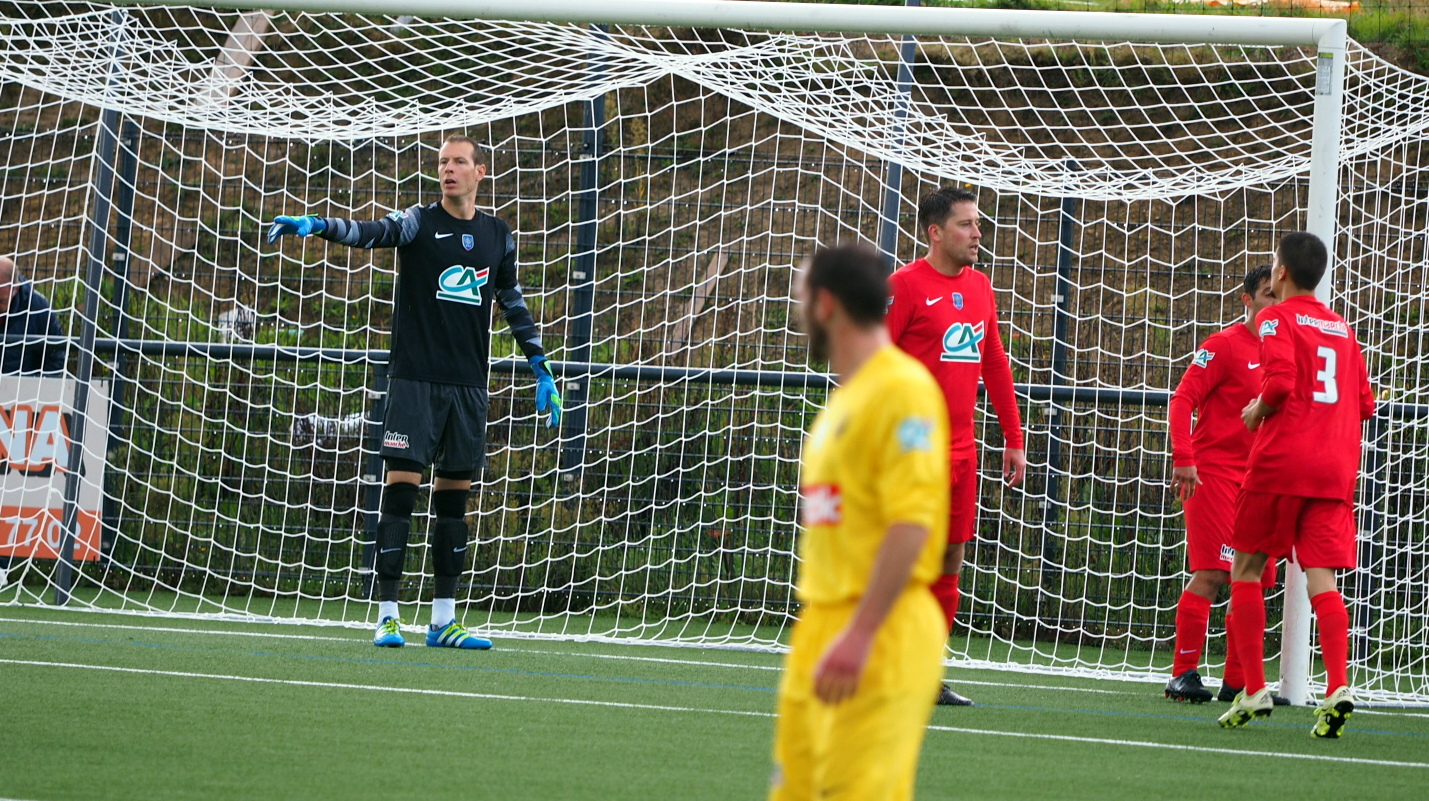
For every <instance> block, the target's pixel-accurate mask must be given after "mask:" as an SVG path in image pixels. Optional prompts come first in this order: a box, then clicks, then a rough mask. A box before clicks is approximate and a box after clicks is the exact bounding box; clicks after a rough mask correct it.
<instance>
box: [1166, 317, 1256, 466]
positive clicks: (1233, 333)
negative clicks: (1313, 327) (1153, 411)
mask: <svg viewBox="0 0 1429 801" xmlns="http://www.w3.org/2000/svg"><path fill="white" fill-rule="evenodd" d="M1259 394H1260V339H1259V338H1258V337H1256V335H1255V334H1252V333H1251V332H1250V328H1249V327H1248V326H1246V324H1245V323H1243V322H1242V323H1236V324H1235V325H1233V326H1231V327H1229V328H1227V329H1225V330H1224V331H1217V332H1216V333H1214V334H1211V335H1210V336H1209V337H1207V338H1206V341H1205V342H1203V343H1201V347H1200V349H1199V350H1197V351H1196V353H1195V355H1194V356H1192V357H1191V365H1190V366H1189V367H1187V368H1186V373H1185V374H1184V375H1182V376H1181V383H1180V384H1178V385H1177V386H1176V393H1175V394H1174V395H1172V396H1171V410H1170V415H1169V416H1170V421H1171V456H1172V459H1173V461H1174V464H1175V465H1176V466H1177V467H1194V468H1196V472H1197V473H1199V474H1201V475H1213V476H1217V477H1220V478H1228V479H1230V480H1232V481H1234V482H1235V483H1237V484H1239V483H1240V482H1241V480H1242V479H1244V478H1245V460H1246V458H1247V457H1249V456H1250V444H1251V442H1252V441H1254V440H1255V435H1254V434H1252V433H1251V432H1249V431H1247V430H1246V428H1245V423H1244V422H1242V421H1241V419H1240V413H1241V411H1243V410H1244V409H1245V406H1246V404H1248V403H1250V402H1251V400H1252V399H1254V398H1255V396H1256V395H1259ZM1192 411H1195V413H1196V427H1195V430H1194V431H1193V430H1192V428H1191V412H1192Z"/></svg>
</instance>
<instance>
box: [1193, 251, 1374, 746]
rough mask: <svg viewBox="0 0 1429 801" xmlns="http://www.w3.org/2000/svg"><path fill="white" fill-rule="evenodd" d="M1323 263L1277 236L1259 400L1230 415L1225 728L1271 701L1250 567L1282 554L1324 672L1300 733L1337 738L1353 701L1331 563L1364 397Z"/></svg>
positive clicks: (1355, 347)
mask: <svg viewBox="0 0 1429 801" xmlns="http://www.w3.org/2000/svg"><path fill="white" fill-rule="evenodd" d="M1328 260H1329V255H1328V253H1327V251H1326V250H1325V245H1324V243H1323V242H1321V241H1320V240H1319V238H1318V237H1316V236H1315V235H1314V234H1308V233H1303V232H1302V233H1294V234H1287V235H1286V236H1285V237H1284V238H1283V239H1281V240H1280V246H1279V247H1278V248H1277V249H1276V253H1275V270H1274V271H1273V272H1272V274H1271V285H1272V286H1273V287H1274V288H1275V297H1276V298H1277V299H1278V300H1279V303H1277V304H1275V305H1274V306H1271V307H1270V308H1268V309H1266V310H1265V311H1263V312H1261V313H1260V315H1259V316H1258V317H1257V318H1256V330H1257V331H1258V332H1259V334H1260V363H1261V370H1262V371H1263V372H1264V377H1263V379H1262V384H1261V390H1260V397H1258V398H1256V399H1254V400H1252V401H1251V402H1250V403H1249V404H1247V405H1246V407H1245V411H1244V412H1243V413H1242V419H1243V420H1244V421H1245V426H1246V428H1247V429H1249V430H1251V431H1255V432H1257V433H1256V435H1255V443H1254V444H1253V445H1252V446H1251V451H1250V461H1249V463H1248V464H1247V467H1246V476H1245V484H1244V485H1243V487H1242V489H1241V493H1240V497H1239V498H1238V499H1237V501H1236V519H1235V529H1234V533H1233V534H1232V536H1231V546H1232V547H1234V548H1235V551H1236V554H1235V561H1234V563H1233V564H1232V566H1231V610H1232V612H1233V613H1234V614H1233V615H1232V618H1233V619H1232V621H1231V625H1232V627H1233V629H1234V634H1233V639H1234V644H1235V646H1236V648H1237V649H1239V651H1240V660H1241V665H1242V666H1243V667H1244V669H1245V679H1246V683H1245V689H1244V690H1243V691H1242V692H1241V693H1240V694H1239V695H1237V696H1236V698H1235V701H1234V702H1233V703H1232V704H1231V708H1230V711H1229V712H1226V713H1225V714H1224V715H1222V716H1221V718H1220V724H1221V725H1222V726H1224V727H1226V728H1231V727H1235V726H1244V725H1245V724H1246V723H1249V722H1250V721H1251V720H1252V719H1254V718H1257V717H1266V716H1268V715H1269V714H1270V712H1271V710H1272V709H1273V706H1272V701H1271V698H1270V691H1269V690H1268V689H1267V688H1266V686H1265V662H1264V653H1265V596H1264V594H1263V592H1262V590H1261V585H1260V575H1261V574H1260V571H1261V569H1262V568H1264V567H1265V564H1266V562H1267V560H1269V559H1274V558H1277V557H1281V556H1288V555H1290V554H1292V553H1293V554H1294V557H1295V559H1296V560H1298V561H1299V563H1300V566H1301V567H1303V568H1304V569H1305V581H1306V589H1307V590H1308V591H1309V594H1310V604H1311V605H1312V606H1313V607H1314V610H1315V620H1316V623H1317V628H1318V629H1319V631H1320V651H1321V656H1322V658H1323V660H1324V663H1325V672H1326V673H1327V674H1328V682H1327V686H1326V688H1325V701H1324V702H1323V703H1322V704H1320V706H1319V707H1318V708H1317V709H1316V710H1315V726H1314V728H1313V729H1311V731H1312V733H1313V734H1314V735H1315V736H1316V737H1339V736H1340V730H1341V729H1342V728H1343V727H1344V725H1345V721H1346V720H1348V718H1349V716H1350V713H1351V712H1353V711H1354V708H1355V704H1354V696H1353V695H1352V694H1351V693H1350V688H1349V684H1348V674H1349V670H1348V664H1349V625H1350V618H1349V612H1348V611H1347V610H1346V609H1345V602H1344V599H1343V598H1342V597H1341V596H1340V592H1339V588H1338V586H1337V585H1336V581H1335V571H1336V570H1337V569H1352V568H1354V567H1355V557H1356V553H1355V514H1354V495H1355V482H1356V481H1357V480H1358V478H1359V465H1360V441H1361V436H1362V433H1363V423H1364V421H1365V420H1368V419H1369V418H1370V417H1371V416H1372V415H1373V414H1374V406H1375V403H1374V392H1373V390H1371V389H1370V385H1369V373H1368V371H1367V370H1366V369H1365V363H1364V355H1363V353H1361V351H1360V344H1359V342H1358V341H1357V340H1356V339H1355V335H1354V332H1353V331H1351V330H1350V327H1349V325H1347V324H1346V323H1345V321H1344V319H1343V318H1342V317H1340V316H1339V315H1338V314H1335V313H1334V312H1333V311H1330V309H1329V307H1327V306H1326V305H1325V304H1324V303H1321V302H1320V301H1319V300H1318V299H1317V298H1316V297H1315V287H1316V286H1318V285H1319V283H1320V279H1321V278H1323V277H1324V275H1325V266H1326V264H1327V263H1328Z"/></svg>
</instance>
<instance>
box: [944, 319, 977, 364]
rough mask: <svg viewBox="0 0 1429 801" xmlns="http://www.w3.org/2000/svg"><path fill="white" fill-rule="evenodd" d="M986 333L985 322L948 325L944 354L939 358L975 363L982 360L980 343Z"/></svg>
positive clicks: (947, 360)
mask: <svg viewBox="0 0 1429 801" xmlns="http://www.w3.org/2000/svg"><path fill="white" fill-rule="evenodd" d="M985 335H986V330H985V329H984V327H983V323H953V324H952V325H951V326H948V330H947V333H945V334H943V354H942V355H941V356H939V357H938V360H939V361H944V362H971V363H973V364H977V363H978V362H981V361H982V348H981V347H980V343H981V342H982V338H983V336H985Z"/></svg>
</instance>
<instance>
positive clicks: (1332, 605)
mask: <svg viewBox="0 0 1429 801" xmlns="http://www.w3.org/2000/svg"><path fill="white" fill-rule="evenodd" d="M1310 606H1312V607H1314V609H1315V625H1316V626H1318V627H1319V629H1320V656H1321V657H1322V658H1324V660H1325V673H1326V674H1327V676H1328V679H1327V683H1326V685H1325V695H1326V697H1328V696H1329V695H1330V693H1332V692H1334V691H1335V690H1338V689H1340V688H1341V687H1343V686H1345V685H1346V684H1349V662H1350V612H1349V610H1348V609H1346V608H1345V599H1344V598H1343V597H1342V596H1341V595H1340V594H1339V593H1338V592H1336V591H1335V590H1330V591H1329V592H1322V593H1320V594H1319V595H1316V596H1315V597H1314V598H1311V599H1310Z"/></svg>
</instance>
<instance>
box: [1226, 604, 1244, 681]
mask: <svg viewBox="0 0 1429 801" xmlns="http://www.w3.org/2000/svg"><path fill="white" fill-rule="evenodd" d="M1234 618H1235V615H1233V614H1231V613H1230V612H1227V613H1226V672H1225V673H1224V674H1222V675H1221V684H1223V685H1225V686H1227V687H1235V688H1236V689H1239V688H1241V687H1244V686H1245V671H1244V670H1241V667H1240V649H1239V648H1237V647H1236V644H1235V634H1234V632H1235V628H1234V624H1233V623H1232V622H1231V621H1232V620H1233V619H1234Z"/></svg>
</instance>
